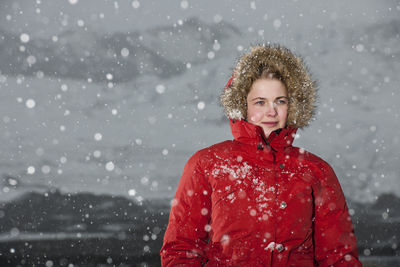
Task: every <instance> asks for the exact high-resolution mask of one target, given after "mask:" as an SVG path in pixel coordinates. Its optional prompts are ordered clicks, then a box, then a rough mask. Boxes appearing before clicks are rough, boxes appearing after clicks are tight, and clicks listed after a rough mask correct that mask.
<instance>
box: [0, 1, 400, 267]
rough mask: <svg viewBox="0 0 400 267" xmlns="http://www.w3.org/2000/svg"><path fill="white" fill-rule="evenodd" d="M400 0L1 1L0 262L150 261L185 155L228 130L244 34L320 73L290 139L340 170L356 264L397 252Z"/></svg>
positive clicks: (388, 259)
mask: <svg viewBox="0 0 400 267" xmlns="http://www.w3.org/2000/svg"><path fill="white" fill-rule="evenodd" d="M399 15H400V1H399V0H384V1H373V0H354V1H345V0H338V1H313V0H306V1H299V0H291V1H284V2H278V1H259V0H255V1H232V0H230V1H228V0H221V1H212V0H203V1H193V0H181V1H180V0H178V1H161V0H157V1H156V0H146V1H144V0H141V1H140V0H133V1H121V0H85V1H83V0H31V1H24V0H14V1H11V0H2V1H1V2H0V101H1V104H0V143H1V146H0V166H1V169H0V171H1V172H0V175H1V176H0V265H1V266H31V265H35V266H47V267H49V266H50V267H51V266H68V267H72V266H159V264H160V263H159V250H160V248H161V245H162V238H163V234H164V231H165V228H166V225H167V221H168V213H169V208H170V201H171V199H172V198H173V196H174V193H175V190H176V187H177V185H178V182H179V179H180V175H181V173H182V170H183V166H184V164H185V163H186V161H187V160H188V158H189V157H190V156H191V155H192V154H193V153H194V152H195V151H197V150H198V149H200V148H203V147H207V146H209V145H212V144H214V143H217V142H221V141H223V140H226V139H232V136H231V133H230V128H229V123H228V120H227V118H226V117H225V116H224V114H223V109H222V107H221V106H220V105H219V95H220V93H221V92H222V90H223V87H224V85H225V83H226V81H227V80H228V79H229V77H230V75H231V73H232V68H233V66H234V64H235V62H236V60H237V59H238V57H239V56H240V55H241V54H243V53H245V52H246V51H247V49H248V48H249V46H251V45H255V44H262V43H280V44H282V45H284V46H286V47H288V48H289V49H291V50H292V51H294V52H295V53H297V54H299V55H302V56H303V58H304V60H305V61H306V62H307V64H308V66H309V67H310V70H311V72H312V73H313V74H314V77H315V78H316V79H317V80H318V84H319V99H318V112H317V116H316V120H315V121H314V122H312V124H311V126H310V127H308V128H306V129H305V130H301V131H299V132H298V134H297V136H296V140H295V142H294V145H295V146H299V147H303V148H305V149H306V150H308V151H310V152H312V153H315V154H317V155H319V156H320V157H322V158H323V159H325V160H326V161H328V162H329V163H330V164H331V165H332V166H333V168H334V170H335V172H336V174H337V176H338V178H339V181H340V183H341V185H342V188H343V191H344V193H345V195H346V197H347V201H348V206H349V209H350V213H351V215H352V219H353V222H354V225H355V228H356V235H357V239H358V245H359V253H360V258H361V259H362V261H363V263H364V265H365V266H396V265H398V264H400V260H399V256H400V249H399V238H400V236H399V233H400V210H399V208H398V207H400V198H399V197H400V180H399V178H400V168H399V150H400V142H399V139H400V137H399V135H398V133H399V130H400V119H399V114H400V106H399V104H398V103H399V101H400V96H399V93H400V90H399V89H400V88H399V87H400V79H399V72H400V61H399V57H400V16H399Z"/></svg>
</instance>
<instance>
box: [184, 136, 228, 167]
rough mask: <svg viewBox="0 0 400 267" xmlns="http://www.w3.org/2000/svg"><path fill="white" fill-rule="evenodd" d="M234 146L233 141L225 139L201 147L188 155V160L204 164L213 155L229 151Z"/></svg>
mask: <svg viewBox="0 0 400 267" xmlns="http://www.w3.org/2000/svg"><path fill="white" fill-rule="evenodd" d="M234 146H235V142H234V141H232V140H226V141H223V142H220V143H217V144H214V145H211V146H209V147H205V148H202V149H200V150H198V151H197V152H196V153H194V154H193V155H192V156H191V157H190V159H189V162H192V163H199V164H200V165H203V166H204V164H206V163H207V162H208V161H210V160H212V159H213V158H214V157H215V154H219V153H220V152H225V153H226V152H229V151H231V150H232V149H233V147H234Z"/></svg>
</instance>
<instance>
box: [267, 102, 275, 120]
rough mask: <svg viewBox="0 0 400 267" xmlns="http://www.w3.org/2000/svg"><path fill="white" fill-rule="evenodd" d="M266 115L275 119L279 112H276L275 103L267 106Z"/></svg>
mask: <svg viewBox="0 0 400 267" xmlns="http://www.w3.org/2000/svg"><path fill="white" fill-rule="evenodd" d="M265 114H266V115H267V116H273V117H275V116H276V114H277V112H276V107H275V105H274V103H268V104H267V105H266V110H265Z"/></svg>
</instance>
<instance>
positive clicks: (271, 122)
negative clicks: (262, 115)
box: [262, 121, 278, 126]
mask: <svg viewBox="0 0 400 267" xmlns="http://www.w3.org/2000/svg"><path fill="white" fill-rule="evenodd" d="M262 124H263V125H267V126H276V125H278V122H277V121H269V122H262Z"/></svg>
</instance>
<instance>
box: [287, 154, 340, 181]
mask: <svg viewBox="0 0 400 267" xmlns="http://www.w3.org/2000/svg"><path fill="white" fill-rule="evenodd" d="M292 150H293V151H292V153H293V152H294V154H295V155H296V156H295V157H296V158H297V160H298V161H299V162H302V165H307V166H308V168H310V169H311V170H312V171H313V172H314V174H315V175H314V176H316V177H320V178H323V177H326V176H327V175H332V174H334V171H333V168H332V167H331V165H330V164H329V163H328V162H326V161H325V160H324V159H322V158H321V157H319V156H317V155H315V154H313V153H311V152H309V151H307V150H305V149H303V148H299V147H292Z"/></svg>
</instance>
